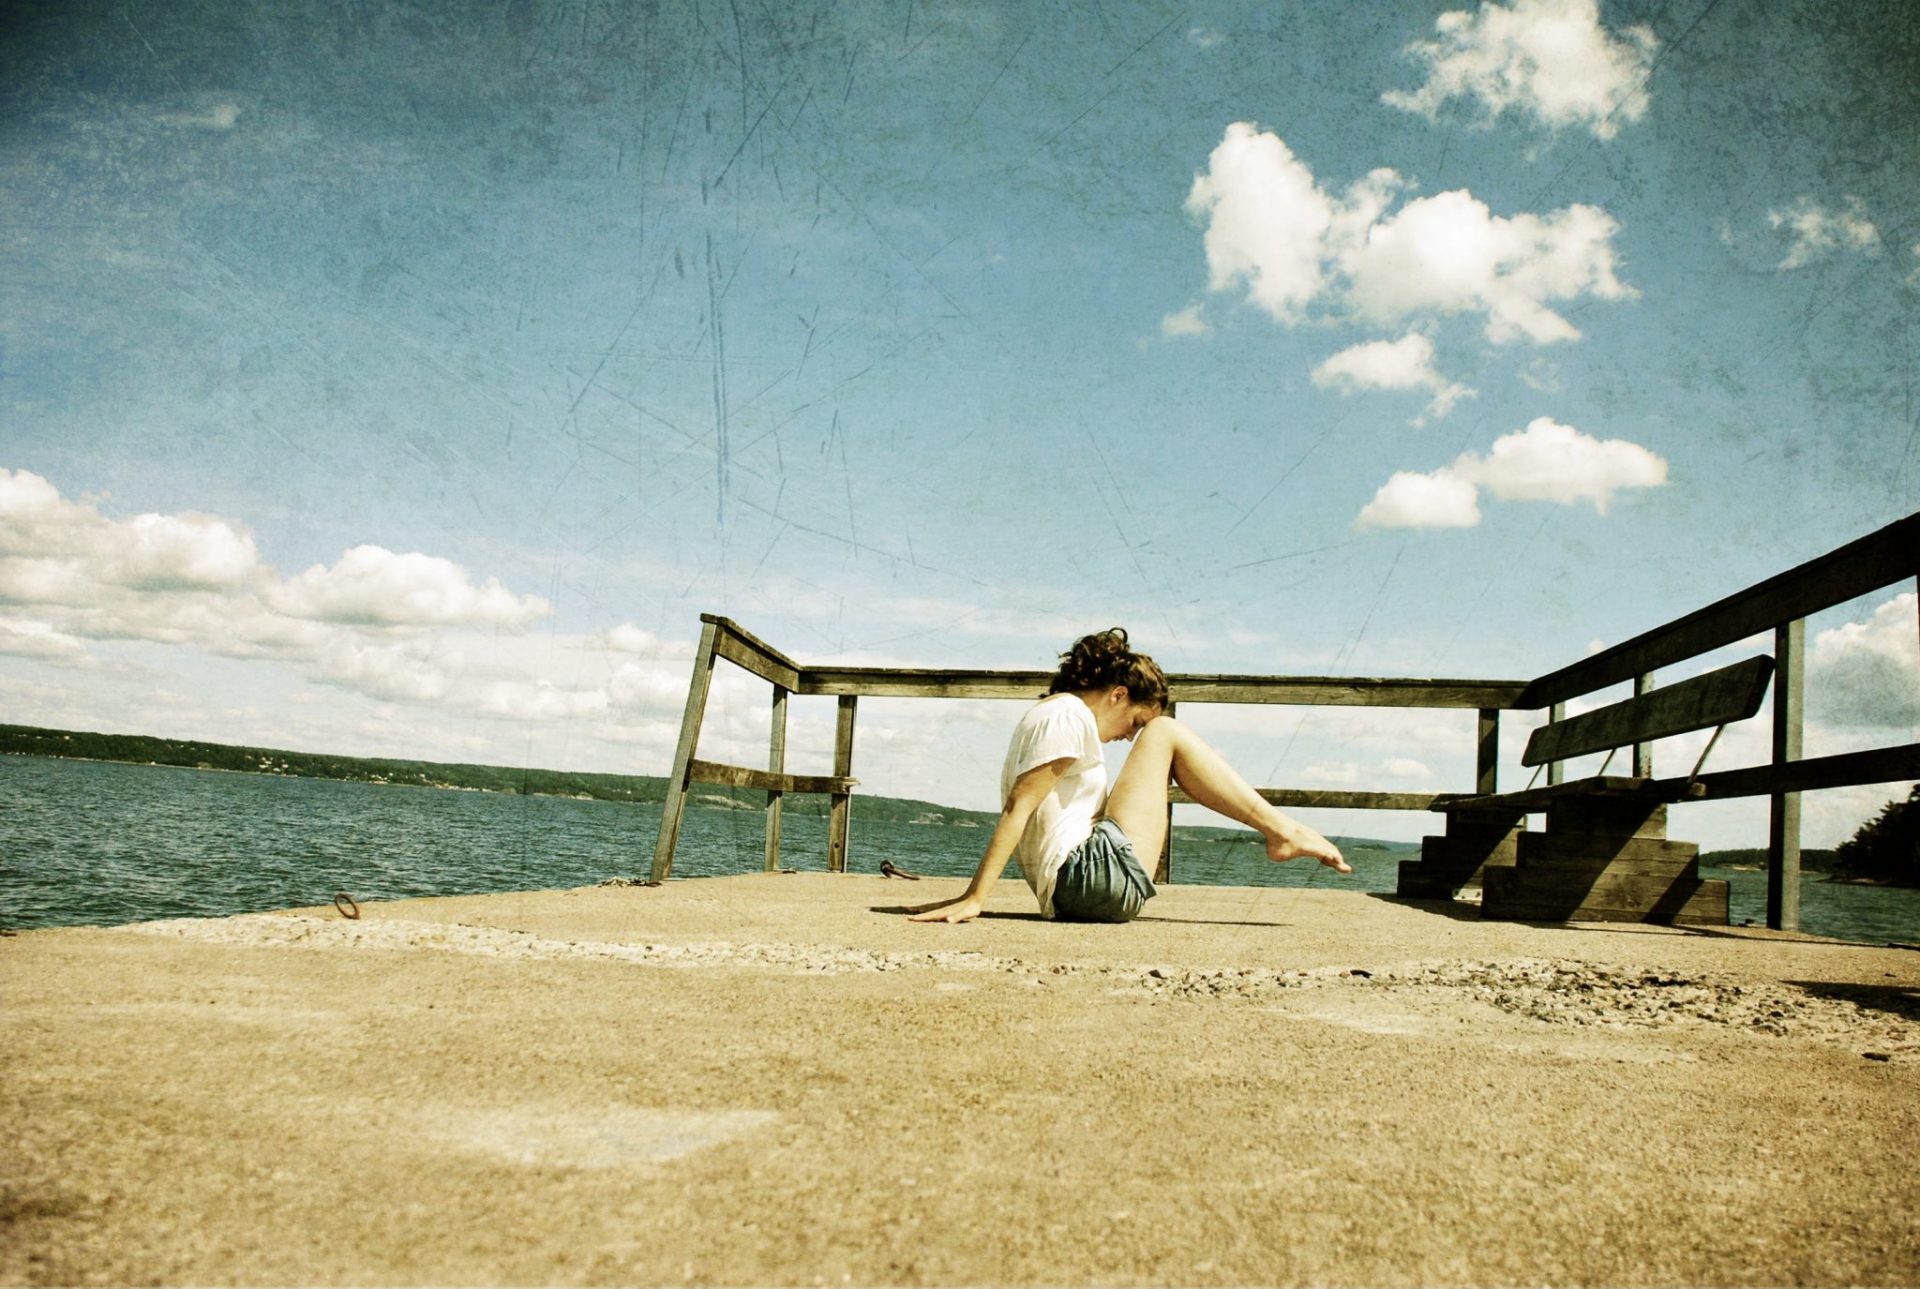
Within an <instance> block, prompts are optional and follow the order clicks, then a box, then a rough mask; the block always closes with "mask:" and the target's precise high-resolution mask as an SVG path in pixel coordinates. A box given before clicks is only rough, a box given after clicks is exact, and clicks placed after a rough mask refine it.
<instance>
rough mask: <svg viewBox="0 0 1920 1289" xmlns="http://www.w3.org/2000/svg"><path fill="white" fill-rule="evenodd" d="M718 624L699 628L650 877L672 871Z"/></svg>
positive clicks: (709, 682)
mask: <svg viewBox="0 0 1920 1289" xmlns="http://www.w3.org/2000/svg"><path fill="white" fill-rule="evenodd" d="M719 637H720V626H719V624H718V623H714V622H707V623H704V624H703V625H702V626H701V628H700V650H699V652H698V653H696V654H694V655H693V676H692V678H691V679H690V680H689V681H688V682H687V709H686V712H685V713H684V714H683V715H682V716H681V717H680V742H679V744H678V745H676V746H675V747H674V749H673V773H672V775H671V776H670V777H669V778H668V779H667V795H666V799H665V800H663V801H661V803H660V836H659V838H658V839H657V840H656V841H655V842H654V844H653V873H652V875H651V880H653V881H656V882H664V881H666V880H667V875H668V874H669V873H671V872H672V871H673V849H674V847H675V846H676V845H678V844H679V841H680V819H681V816H683V815H684V814H685V813H686V809H687V784H688V779H687V769H688V767H689V766H691V765H692V764H693V751H694V748H695V747H696V746H698V745H699V742H700V721H701V718H702V717H704V716H705V715H706V712H707V691H708V690H709V689H710V688H711V687H712V685H713V661H714V658H715V656H716V655H717V653H718V651H719Z"/></svg>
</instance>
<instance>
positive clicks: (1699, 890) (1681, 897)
mask: <svg viewBox="0 0 1920 1289" xmlns="http://www.w3.org/2000/svg"><path fill="white" fill-rule="evenodd" d="M1481 890H1482V892H1483V896H1482V900H1481V905H1480V912H1481V916H1483V917H1490V918H1501V919H1507V920H1523V921H1534V922H1656V923H1668V922H1674V923H1681V922H1684V923H1689V924H1694V925H1700V924H1707V925H1715V926H1724V925H1726V916H1727V913H1726V908H1727V905H1726V893H1727V883H1726V882H1724V881H1721V880H1718V879H1706V880H1702V879H1699V878H1690V877H1669V876H1664V875H1658V874H1637V873H1618V874H1609V873H1603V874H1601V875H1599V876H1598V877H1595V878H1592V879H1588V878H1584V877H1582V878H1579V879H1577V880H1573V881H1566V880H1564V879H1562V878H1561V875H1559V874H1554V873H1542V872H1540V871H1539V870H1532V871H1531V872H1530V871H1529V870H1528V869H1526V868H1524V867H1517V868H1489V869H1487V870H1486V871H1485V872H1484V873H1482V874H1481Z"/></svg>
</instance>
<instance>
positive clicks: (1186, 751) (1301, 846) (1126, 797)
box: [1107, 716, 1353, 873]
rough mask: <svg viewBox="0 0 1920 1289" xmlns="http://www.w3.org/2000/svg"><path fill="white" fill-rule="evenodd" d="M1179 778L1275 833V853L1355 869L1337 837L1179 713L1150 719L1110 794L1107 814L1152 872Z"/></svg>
mask: <svg viewBox="0 0 1920 1289" xmlns="http://www.w3.org/2000/svg"><path fill="white" fill-rule="evenodd" d="M1169 780H1171V781H1173V782H1174V783H1177V784H1179V785H1180V786H1181V788H1182V789H1184V790H1185V791H1186V794H1187V795H1188V796H1190V797H1192V798H1193V799H1194V800H1195V801H1197V802H1199V803H1200V804H1201V805H1203V806H1205V807H1207V808H1208V809H1209V810H1213V811H1216V812H1218V813H1220V814H1223V815H1225V816H1226V817H1227V818H1229V819H1231V820H1233V821H1234V822H1236V823H1242V824H1245V825H1247V827H1249V828H1252V829H1254V830H1255V831H1256V832H1258V833H1259V834H1260V835H1261V836H1262V837H1264V838H1266V840H1267V858H1268V859H1272V860H1288V859H1297V858H1299V857H1300V856H1302V855H1310V856H1312V857H1313V858H1315V859H1318V860H1319V861H1320V862H1321V863H1323V864H1325V865H1326V866H1327V867H1329V868H1332V869H1335V870H1337V871H1339V872H1342V873H1350V872H1352V871H1353V870H1352V869H1351V868H1349V867H1348V865H1347V862H1346V860H1344V859H1342V858H1341V856H1340V850H1339V848H1338V847H1336V846H1335V845H1334V844H1333V843H1332V842H1330V841H1328V840H1327V839H1326V838H1325V837H1322V836H1321V835H1320V834H1319V833H1317V832H1315V831H1314V830H1313V829H1311V828H1309V827H1307V826H1306V825H1305V824H1303V823H1300V822H1299V821H1297V820H1294V819H1290V818H1288V817H1287V816H1286V815H1283V814H1281V813H1280V812H1279V811H1278V810H1276V809H1275V808H1274V807H1273V806H1272V805H1271V804H1269V803H1268V802H1267V801H1266V800H1264V799H1263V798H1262V797H1261V796H1260V794H1259V793H1257V792H1255V791H1254V790H1253V788H1252V787H1251V786H1250V785H1249V784H1248V783H1247V781H1246V780H1245V779H1243V778H1241V777H1240V773H1239V771H1237V770H1235V769H1234V768H1233V767H1232V766H1231V765H1228V764H1227V762H1226V759H1225V758H1224V757H1222V756H1221V755H1220V754H1219V753H1218V752H1216V751H1214V750H1213V749H1212V748H1211V747H1209V746H1208V745H1207V743H1206V740H1204V739H1202V738H1201V737H1200V736H1199V735H1198V734H1196V733H1194V732H1193V731H1192V730H1191V729H1189V728H1187V727H1186V726H1185V725H1182V724H1181V723H1180V722H1179V721H1176V720H1175V719H1174V718H1173V717H1171V716H1160V717H1156V718H1154V719H1153V720H1151V721H1149V722H1147V725H1146V728H1144V729H1142V730H1141V731H1140V733H1139V735H1138V736H1137V737H1135V739H1134V741H1133V750H1132V751H1131V752H1129V753H1127V763H1126V765H1124V766H1122V767H1121V769H1120V774H1119V777H1118V778H1116V779H1115V780H1114V783H1113V790H1112V791H1111V792H1110V793H1108V794H1107V818H1109V819H1111V820H1113V821H1114V822H1115V823H1116V824H1119V825H1120V831H1122V832H1124V833H1126V834H1127V840H1129V841H1131V842H1132V843H1133V849H1134V853H1135V854H1136V855H1137V856H1138V857H1139V860H1140V866H1141V867H1142V868H1145V869H1146V870H1147V871H1148V872H1149V873H1151V872H1152V871H1153V869H1154V867H1155V866H1156V865H1158V863H1159V862H1160V851H1161V849H1162V848H1163V847H1164V846H1165V844H1166V840H1167V783H1168V781H1169Z"/></svg>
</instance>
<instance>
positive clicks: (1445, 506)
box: [1356, 468, 1480, 528]
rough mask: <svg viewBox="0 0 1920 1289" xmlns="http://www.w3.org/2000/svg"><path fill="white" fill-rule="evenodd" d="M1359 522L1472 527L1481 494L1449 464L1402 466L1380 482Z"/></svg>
mask: <svg viewBox="0 0 1920 1289" xmlns="http://www.w3.org/2000/svg"><path fill="white" fill-rule="evenodd" d="M1356 522H1358V523H1359V525H1360V527H1362V528H1472V527H1474V526H1475V525H1477V524H1478V523H1479V522H1480V494H1479V490H1478V489H1476V488H1475V487H1474V486H1473V484H1472V483H1470V482H1468V481H1467V480H1465V479H1462V478H1460V477H1459V476H1458V475H1456V474H1454V473H1453V472H1452V471H1451V470H1447V469H1445V468H1442V469H1439V470H1435V471H1434V472H1433V473H1432V474H1418V473H1416V472H1414V471H1411V470H1401V471H1398V472H1396V473H1395V474H1394V476H1393V477H1392V478H1391V479H1388V480H1387V481H1386V482H1385V483H1383V484H1381V485H1380V490H1379V491H1378V492H1376V493H1374V494H1373V500H1372V501H1370V502H1368V503H1367V504H1366V506H1365V507H1364V508H1363V509H1362V510H1361V511H1360V517H1359V519H1358V520H1357V521H1356Z"/></svg>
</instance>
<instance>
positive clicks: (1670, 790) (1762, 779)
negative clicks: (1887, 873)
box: [1432, 743, 1920, 812]
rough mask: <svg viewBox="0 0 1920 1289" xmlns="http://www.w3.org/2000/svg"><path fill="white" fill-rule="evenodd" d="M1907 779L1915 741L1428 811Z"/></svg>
mask: <svg viewBox="0 0 1920 1289" xmlns="http://www.w3.org/2000/svg"><path fill="white" fill-rule="evenodd" d="M1906 779H1920V743H1902V744H1900V745H1898V746H1896V747H1877V748H1872V749H1870V750H1868V751H1865V752H1841V753H1837V754H1835V755H1833V756H1816V757H1809V758H1808V759H1807V760H1804V761H1790V762H1788V763H1787V764H1785V765H1777V766H1776V765H1755V766H1749V767H1747V768H1745V769H1741V770H1715V771H1709V772H1707V773H1706V774H1703V775H1701V776H1700V777H1699V778H1698V779H1697V780H1694V779H1688V778H1686V777H1685V776H1675V777H1673V778H1667V779H1629V778H1623V777H1619V776H1609V777H1607V778H1592V779H1574V780H1571V781H1570V782H1567V783H1563V784H1560V785H1559V786H1558V787H1553V788H1532V789H1529V790H1527V791H1524V792H1501V793H1497V794H1496V795H1494V796H1491V797H1480V796H1473V795H1465V796H1460V795H1455V796H1448V795H1447V794H1444V793H1442V794H1440V795H1439V796H1438V797H1437V798H1436V799H1435V801H1434V803H1433V806H1432V809H1434V810H1445V811H1449V812H1451V811H1455V810H1515V811H1526V812H1531V811H1536V810H1545V809H1546V808H1547V807H1548V806H1550V805H1552V804H1553V803H1554V802H1555V801H1558V800H1561V799H1562V798H1564V797H1568V796H1581V795H1587V794H1599V793H1611V794H1613V795H1616V796H1633V797H1644V798H1646V799H1647V800H1649V801H1667V802H1684V801H1707V800H1711V801H1720V800H1725V799H1727V798H1729V797H1764V796H1768V795H1770V794H1771V793H1775V792H1817V791H1819V790H1820V789H1822V788H1845V787H1851V786H1853V785H1854V784H1859V783H1898V782H1901V781H1903V780H1906ZM1690 786H1691V788H1692V790H1691V791H1689V787H1690Z"/></svg>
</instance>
